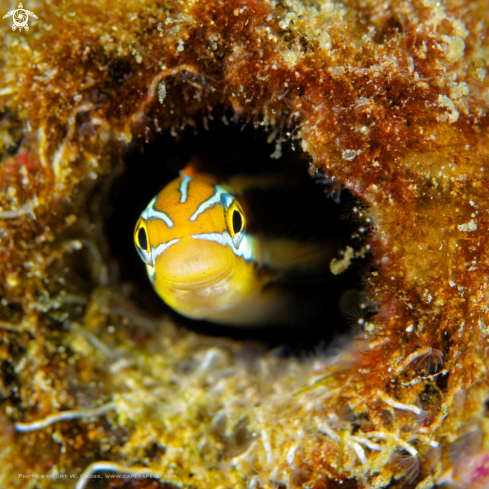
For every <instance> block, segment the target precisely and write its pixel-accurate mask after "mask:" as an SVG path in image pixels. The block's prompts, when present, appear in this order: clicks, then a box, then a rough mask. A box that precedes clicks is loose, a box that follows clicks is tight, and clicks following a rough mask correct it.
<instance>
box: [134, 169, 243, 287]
mask: <svg viewBox="0 0 489 489" xmlns="http://www.w3.org/2000/svg"><path fill="white" fill-rule="evenodd" d="M134 243H135V246H136V250H137V251H138V253H139V256H140V257H141V259H142V260H143V262H144V263H145V264H146V266H147V270H148V275H149V276H150V279H151V280H152V282H153V283H154V282H155V281H158V282H159V284H160V285H163V286H165V287H167V288H170V289H183V290H192V289H201V288H205V287H209V286H211V285H214V284H217V283H219V282H220V281H222V280H224V279H226V278H227V277H228V276H229V275H230V274H231V273H232V271H233V270H234V269H235V267H236V263H237V261H239V260H250V259H251V258H252V255H253V249H252V240H251V239H249V238H248V239H247V236H246V217H245V212H244V210H243V207H242V205H241V204H240V202H239V201H238V199H237V198H236V197H235V196H234V195H233V194H232V193H231V192H230V191H229V190H228V189H227V188H225V187H224V186H221V185H218V184H216V183H214V182H213V181H212V179H211V178H209V177H206V176H204V175H196V176H193V177H189V176H187V175H185V174H184V173H182V174H181V176H180V177H179V178H177V179H175V180H173V181H172V182H170V183H169V184H168V185H167V186H166V187H164V188H163V190H162V191H161V192H160V193H159V194H158V195H157V196H156V197H155V198H154V199H153V200H151V202H150V203H149V205H148V206H147V207H146V209H145V210H144V211H143V212H142V213H141V216H140V217H139V219H138V221H137V223H136V227H135V230H134Z"/></svg>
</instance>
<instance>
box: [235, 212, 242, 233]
mask: <svg viewBox="0 0 489 489" xmlns="http://www.w3.org/2000/svg"><path fill="white" fill-rule="evenodd" d="M242 227H243V218H242V217H241V214H240V213H239V212H238V211H234V212H233V231H234V234H238V233H239V232H240V231H241V229H242Z"/></svg>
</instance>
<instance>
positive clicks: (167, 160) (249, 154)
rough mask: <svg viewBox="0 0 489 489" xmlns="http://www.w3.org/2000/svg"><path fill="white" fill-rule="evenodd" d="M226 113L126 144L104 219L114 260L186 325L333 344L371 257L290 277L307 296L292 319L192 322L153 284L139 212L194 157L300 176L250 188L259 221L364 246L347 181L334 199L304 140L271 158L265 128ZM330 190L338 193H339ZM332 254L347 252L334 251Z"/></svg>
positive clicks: (296, 347)
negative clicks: (248, 323) (142, 251)
mask: <svg viewBox="0 0 489 489" xmlns="http://www.w3.org/2000/svg"><path fill="white" fill-rule="evenodd" d="M225 122H226V123H223V122H222V121H221V120H217V118H216V119H215V120H213V121H208V129H204V127H202V126H199V125H197V126H196V127H187V128H186V129H185V130H184V131H183V133H181V134H180V135H179V137H178V138H175V137H173V136H171V135H170V134H169V133H165V134H161V135H158V136H156V137H155V138H154V140H153V141H151V142H150V143H148V144H147V143H144V142H143V141H140V142H138V143H134V144H133V145H132V146H131V147H130V148H129V149H128V150H127V152H126V154H125V158H124V163H125V169H124V171H123V172H122V173H121V174H120V175H118V176H117V177H116V178H115V179H114V181H113V183H112V186H111V189H110V192H109V195H108V199H107V205H108V206H109V207H110V209H109V210H110V211H109V212H107V213H106V214H107V217H106V220H105V226H106V233H107V236H108V242H109V247H110V254H111V258H112V259H113V260H114V262H116V263H117V268H118V270H119V279H120V280H121V281H122V283H125V284H129V285H130V289H131V290H132V292H131V299H133V300H134V302H135V303H137V304H138V306H139V307H140V308H141V309H142V310H144V311H145V312H147V313H149V314H151V315H154V316H155V317H159V316H161V315H164V314H170V315H171V316H172V318H173V319H174V321H175V322H176V324H178V325H181V326H183V327H185V328H188V329H192V330H194V331H197V332H200V333H204V334H209V335H215V336H225V337H229V338H235V339H241V340H243V339H251V340H259V341H263V342H265V345H266V346H267V347H269V348H275V347H281V349H280V350H279V352H280V354H283V355H292V354H297V353H298V352H299V353H300V352H304V351H309V350H310V349H316V350H317V349H318V348H319V349H321V348H322V346H321V345H327V344H329V343H330V342H331V340H332V339H333V338H334V337H335V336H337V335H338V334H343V333H346V332H349V331H350V327H349V324H348V319H347V317H346V316H347V311H349V310H350V309H351V308H353V307H354V306H356V305H357V303H358V302H360V300H361V298H360V296H361V294H362V290H363V284H362V270H361V268H362V267H363V268H365V267H366V266H367V263H366V262H363V263H360V262H359V261H358V260H357V261H356V262H354V263H353V265H352V266H350V267H349V268H348V269H347V270H346V271H345V272H343V273H342V274H340V275H337V276H333V275H331V274H329V276H328V277H327V279H325V280H323V277H311V278H310V279H309V278H306V279H304V280H302V279H301V278H299V279H298V280H297V283H294V284H293V286H294V287H295V288H296V289H297V291H298V295H297V301H303V302H304V304H306V305H305V306H304V309H303V310H304V318H303V319H301V318H298V319H297V321H295V323H294V324H292V325H288V326H283V327H276V326H274V327H252V328H242V327H233V326H225V325H218V324H213V323H210V322H206V321H194V320H191V319H186V318H184V317H182V316H180V315H179V314H177V313H175V312H174V311H172V310H171V309H170V308H169V307H168V306H166V305H165V304H164V303H163V301H162V300H161V299H160V298H159V297H158V295H157V294H156V293H155V292H154V290H153V288H152V286H151V284H150V281H149V279H148V277H147V274H146V270H145V266H144V264H143V263H142V261H141V259H140V258H139V256H138V254H137V253H136V250H135V248H134V243H133V239H132V236H133V230H134V226H135V223H136V221H137V220H138V218H139V215H140V214H141V212H142V211H143V210H144V209H145V208H146V206H147V205H148V203H149V202H150V200H151V199H152V198H153V197H154V196H155V195H156V194H157V193H158V192H159V191H160V190H161V189H162V188H163V187H164V186H165V185H166V184H168V183H169V182H170V181H172V180H173V179H175V178H176V177H177V176H178V171H179V170H180V169H182V168H183V167H184V166H185V165H186V164H187V163H188V162H189V161H190V160H191V159H192V158H195V157H197V158H198V159H199V161H200V163H201V164H202V165H203V167H204V170H205V171H206V172H210V173H213V174H215V175H222V176H223V178H225V176H226V175H230V176H233V175H241V174H248V175H261V174H262V173H264V174H267V175H276V176H277V178H279V177H281V176H284V175H285V177H286V178H290V179H291V180H292V181H294V185H293V186H292V187H291V188H286V189H282V188H280V187H279V186H277V187H273V188H270V189H267V190H266V191H256V192H254V193H253V192H251V193H250V194H249V195H248V194H247V195H246V198H247V200H248V202H247V203H250V204H252V205H253V206H254V207H255V208H258V209H259V210H260V212H258V213H257V215H256V216H255V215H254V216H253V217H254V218H256V219H254V221H255V224H254V225H255V226H258V227H261V228H266V231H267V233H268V234H269V235H270V236H273V237H275V238H277V239H278V240H280V239H284V240H287V239H294V240H298V241H299V242H300V241H301V240H303V241H306V242H307V240H308V239H309V240H310V239H318V240H329V241H330V242H331V243H334V247H335V248H334V250H338V251H339V250H344V249H345V247H346V246H347V245H350V246H353V247H356V248H357V249H359V247H360V245H361V244H362V243H361V241H358V242H356V243H355V242H352V238H351V236H352V235H353V234H355V232H356V231H358V228H359V224H358V222H356V223H352V221H351V220H348V219H342V216H343V215H344V214H346V213H348V212H349V211H348V209H349V208H350V209H351V208H352V206H353V203H354V202H355V200H354V199H353V198H352V196H351V195H350V194H349V193H348V192H347V191H345V190H343V191H342V192H341V195H340V199H339V203H337V202H335V199H333V198H328V195H327V192H326V191H327V190H328V186H327V185H326V184H325V181H324V179H323V180H320V179H313V178H311V177H310V175H309V174H308V166H309V157H308V156H307V155H306V154H304V153H302V152H301V151H300V150H299V149H298V148H297V146H298V143H297V142H289V143H286V144H284V145H283V148H282V157H281V158H279V159H272V158H270V155H271V154H272V153H273V152H274V150H275V143H272V144H269V143H267V142H266V138H267V136H268V134H267V133H266V132H264V131H261V130H258V129H256V128H255V127H253V125H252V124H247V125H245V126H244V127H243V125H242V123H241V124H233V123H228V122H227V121H225ZM293 144H295V146H296V148H293ZM318 180H320V181H319V183H318ZM329 194H330V196H331V195H332V196H333V197H336V196H337V193H335V192H329ZM242 219H243V218H242V216H240V214H239V213H238V212H236V213H234V214H233V223H232V225H233V228H234V230H235V232H238V231H239V230H241V228H242V227H243V225H244V222H243V220H242ZM252 227H253V224H251V223H250V222H247V230H248V228H250V229H249V231H250V232H252V231H253V229H251V228H252ZM357 234H358V233H357ZM145 238H147V237H146V236H144V235H143V234H142V233H141V232H139V241H140V244H141V246H143V245H146V246H147V244H148V243H147V239H145ZM334 253H335V256H336V257H337V258H339V257H340V255H339V254H338V253H336V251H334ZM301 280H302V281H301ZM345 294H346V295H345ZM299 303H300V304H302V302H299ZM301 310H302V309H301ZM345 311H346V312H345Z"/></svg>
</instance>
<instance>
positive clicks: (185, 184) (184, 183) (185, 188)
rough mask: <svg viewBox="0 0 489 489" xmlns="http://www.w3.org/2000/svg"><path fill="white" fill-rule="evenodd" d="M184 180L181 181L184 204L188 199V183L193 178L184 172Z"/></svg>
mask: <svg viewBox="0 0 489 489" xmlns="http://www.w3.org/2000/svg"><path fill="white" fill-rule="evenodd" d="M181 175H182V181H181V182H180V187H179V189H178V190H179V191H180V204H184V203H185V202H186V201H187V193H188V184H189V183H190V181H191V180H192V178H190V177H187V175H185V173H183V172H182V174H181Z"/></svg>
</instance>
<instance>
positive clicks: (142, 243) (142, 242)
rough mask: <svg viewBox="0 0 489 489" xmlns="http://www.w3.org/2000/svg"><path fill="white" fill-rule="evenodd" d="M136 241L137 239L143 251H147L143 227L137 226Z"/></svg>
mask: <svg viewBox="0 0 489 489" xmlns="http://www.w3.org/2000/svg"><path fill="white" fill-rule="evenodd" d="M138 241H139V246H141V248H142V249H143V250H144V251H147V250H148V240H147V239H146V231H145V230H144V228H139V231H138Z"/></svg>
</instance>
